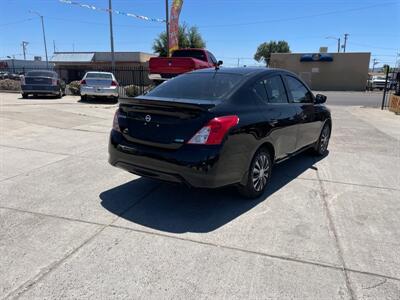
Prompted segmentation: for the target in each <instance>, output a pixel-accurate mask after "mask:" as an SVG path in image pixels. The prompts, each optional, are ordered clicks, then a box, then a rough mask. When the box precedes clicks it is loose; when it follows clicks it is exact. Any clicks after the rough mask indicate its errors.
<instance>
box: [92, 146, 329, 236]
mask: <svg viewBox="0 0 400 300" xmlns="http://www.w3.org/2000/svg"><path fill="white" fill-rule="evenodd" d="M323 158H324V157H317V158H316V157H314V156H310V155H308V154H306V153H305V154H300V155H298V156H296V157H294V158H291V159H289V160H287V161H285V162H283V163H281V164H279V165H276V166H275V168H274V170H273V174H272V178H271V182H270V186H269V188H268V190H267V191H266V192H265V193H264V195H263V196H261V197H259V198H258V199H254V200H249V199H244V198H242V197H241V196H240V195H239V194H238V192H237V190H236V188H235V187H234V186H229V187H225V188H220V189H214V190H211V189H210V190H208V189H190V188H187V187H185V186H183V185H174V184H168V183H158V185H157V182H155V181H154V180H151V179H146V178H139V179H136V180H133V181H130V182H127V183H125V184H122V185H120V186H117V187H114V188H112V189H110V190H107V191H104V192H102V193H101V194H100V199H101V205H102V206H103V207H104V208H105V209H107V210H108V211H110V212H112V213H114V214H116V215H118V216H119V217H121V218H123V219H125V220H127V221H129V222H132V223H135V224H137V225H141V226H145V227H148V228H152V229H155V230H159V231H164V232H170V233H185V232H198V233H204V232H211V231H214V230H216V229H217V228H219V227H221V226H223V225H224V224H227V223H229V222H230V221H232V220H233V219H235V218H237V217H239V216H240V215H242V214H243V213H245V212H247V211H249V210H250V209H252V208H253V207H255V206H257V205H258V204H260V203H261V202H263V201H268V197H269V196H271V195H272V194H274V193H275V192H277V191H278V190H280V189H281V188H283V187H284V186H285V185H287V184H288V183H289V182H291V181H292V180H294V179H295V178H297V177H298V176H299V175H301V174H302V173H303V172H305V171H306V170H308V169H313V170H316V167H315V166H314V164H315V163H316V162H317V161H319V160H320V159H323ZM151 185H153V186H155V187H156V188H155V190H153V192H152V193H150V194H149V195H148V196H147V197H143V198H140V199H137V198H135V197H132V196H131V195H132V194H134V193H135V191H136V190H137V189H145V190H151V188H150V186H151ZM152 188H153V189H154V187H152ZM124 205H125V208H123V207H122V206H124ZM127 207H129V208H127Z"/></svg>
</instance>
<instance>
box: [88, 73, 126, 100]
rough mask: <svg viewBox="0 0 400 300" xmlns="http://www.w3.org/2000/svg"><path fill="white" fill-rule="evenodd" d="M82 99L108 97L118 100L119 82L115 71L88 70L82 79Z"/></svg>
mask: <svg viewBox="0 0 400 300" xmlns="http://www.w3.org/2000/svg"><path fill="white" fill-rule="evenodd" d="M80 94H81V99H82V100H87V99H88V98H96V97H108V98H112V99H114V100H118V95H119V94H118V82H117V79H115V76H114V74H113V73H109V72H87V73H86V74H85V76H83V79H82V80H81V86H80Z"/></svg>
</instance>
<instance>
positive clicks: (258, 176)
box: [238, 148, 272, 199]
mask: <svg viewBox="0 0 400 300" xmlns="http://www.w3.org/2000/svg"><path fill="white" fill-rule="evenodd" d="M271 173H272V160H271V155H270V153H269V151H268V150H267V149H264V148H261V149H260V150H258V151H257V152H256V154H255V155H254V157H253V159H252V161H251V164H250V167H249V170H248V172H247V181H246V184H245V185H239V186H238V191H239V193H240V194H241V195H242V196H243V197H245V198H249V199H254V198H258V197H260V196H261V195H262V194H263V193H264V191H265V189H266V188H267V187H268V185H269V182H270V180H271Z"/></svg>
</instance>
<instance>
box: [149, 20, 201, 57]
mask: <svg viewBox="0 0 400 300" xmlns="http://www.w3.org/2000/svg"><path fill="white" fill-rule="evenodd" d="M178 43H179V48H205V47H206V43H205V42H204V40H203V38H202V36H201V34H200V32H199V30H198V28H197V27H195V26H192V27H188V26H187V25H186V24H183V25H179V32H178ZM153 51H154V53H158V54H159V55H160V56H164V57H165V56H167V34H166V33H165V31H164V32H161V33H160V34H159V35H158V37H157V38H156V39H155V40H154V43H153Z"/></svg>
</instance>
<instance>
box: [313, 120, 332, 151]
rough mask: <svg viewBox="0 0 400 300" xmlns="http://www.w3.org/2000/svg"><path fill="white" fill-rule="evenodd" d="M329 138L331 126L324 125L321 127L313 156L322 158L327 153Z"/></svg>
mask: <svg viewBox="0 0 400 300" xmlns="http://www.w3.org/2000/svg"><path fill="white" fill-rule="evenodd" d="M330 137H331V125H330V124H329V123H325V125H324V127H322V130H321V133H320V135H319V138H318V141H317V142H316V143H315V146H314V149H313V150H314V154H315V155H318V156H323V155H325V154H326V152H327V151H328V145H329V139H330Z"/></svg>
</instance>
